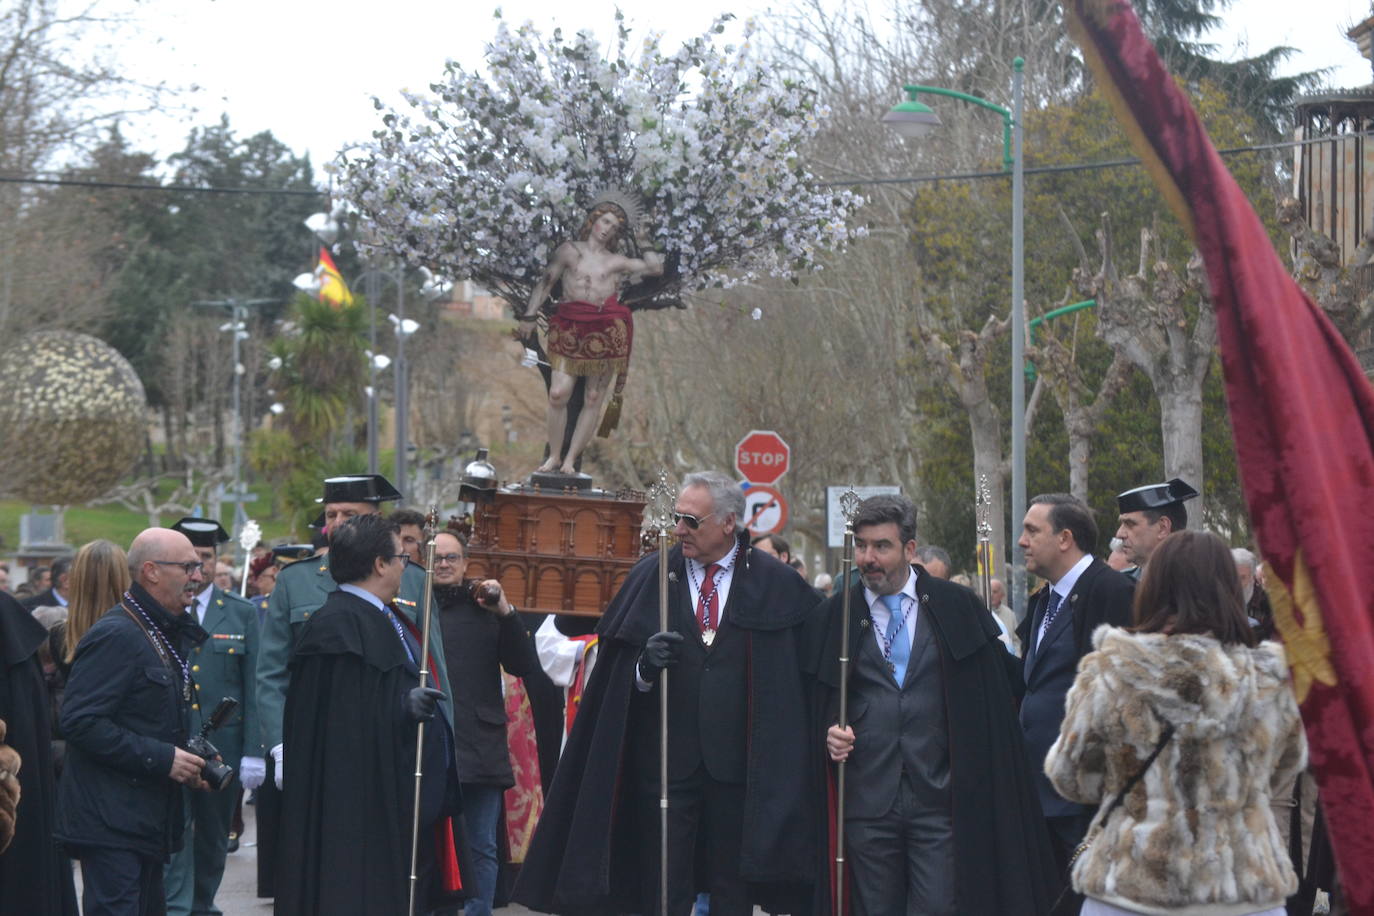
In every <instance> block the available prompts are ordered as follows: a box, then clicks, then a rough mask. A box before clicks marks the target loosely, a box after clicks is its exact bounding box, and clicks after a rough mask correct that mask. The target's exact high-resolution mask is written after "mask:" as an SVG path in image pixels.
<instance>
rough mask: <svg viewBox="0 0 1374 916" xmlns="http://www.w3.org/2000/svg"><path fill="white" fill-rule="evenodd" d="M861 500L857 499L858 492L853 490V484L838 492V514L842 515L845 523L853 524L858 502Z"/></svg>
mask: <svg viewBox="0 0 1374 916" xmlns="http://www.w3.org/2000/svg"><path fill="white" fill-rule="evenodd" d="M861 502H863V500H861V499H859V494H858V493H856V492H855V491H854V487H853V485H851V486H850V487H849V489H848V490H845V491H844V492H843V493H841V494H840V514H841V515H843V516H844V523H845V524H846V525H852V524H854V516H855V515H857V514H858V512H859V503H861Z"/></svg>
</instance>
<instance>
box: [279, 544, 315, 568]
mask: <svg viewBox="0 0 1374 916" xmlns="http://www.w3.org/2000/svg"><path fill="white" fill-rule="evenodd" d="M314 555H315V548H314V547H312V546H311V545H309V544H278V545H277V546H276V547H273V548H272V559H273V560H275V561H276V562H277V563H279V564H281V565H282V566H286V565H287V564H289V563H294V562H296V561H297V560H304V559H305V558H306V557H310V556H314Z"/></svg>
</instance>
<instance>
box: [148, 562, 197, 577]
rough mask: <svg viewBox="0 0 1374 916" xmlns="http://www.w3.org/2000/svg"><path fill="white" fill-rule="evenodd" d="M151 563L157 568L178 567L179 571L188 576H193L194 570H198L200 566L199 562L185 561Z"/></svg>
mask: <svg viewBox="0 0 1374 916" xmlns="http://www.w3.org/2000/svg"><path fill="white" fill-rule="evenodd" d="M153 562H154V563H156V564H157V565H158V566H180V567H181V571H182V572H184V573H186V575H188V576H193V575H195V573H196V570H198V569H200V566H201V564H200V561H199V560H187V561H186V562H185V563H183V562H181V561H180V560H154V561H153Z"/></svg>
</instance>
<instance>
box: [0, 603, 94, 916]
mask: <svg viewBox="0 0 1374 916" xmlns="http://www.w3.org/2000/svg"><path fill="white" fill-rule="evenodd" d="M47 638H48V631H47V630H45V629H43V625H42V624H41V623H39V622H38V621H37V620H35V619H34V618H33V615H32V614H30V613H29V612H28V611H26V610H24V608H23V607H21V606H20V604H19V602H18V601H15V600H14V599H13V598H11V597H10V596H9V595H6V594H3V593H0V719H4V720H5V725H6V727H7V728H8V730H9V733H8V735H7V736H6V737H5V743H6V744H8V745H9V746H10V747H12V748H14V750H15V751H17V752H18V753H19V760H20V767H19V790H20V793H21V794H20V798H19V808H18V810H17V813H16V815H15V825H14V827H15V829H14V840H13V841H12V842H11V843H10V846H9V849H7V850H6V851H5V853H4V855H0V916H58V914H72V916H75V914H76V891H75V888H74V886H73V884H72V870H71V863H70V862H69V861H68V860H67V857H66V856H65V855H63V854H62V853H61V852H60V851H59V849H58V846H57V843H56V841H55V840H54V839H53V833H54V831H55V830H56V821H57V815H56V808H55V806H56V804H57V789H56V787H55V785H54V782H53V758H52V739H51V732H50V730H49V727H48V723H49V719H50V717H51V715H52V713H51V710H50V708H49V705H48V688H47V684H46V682H45V681H44V679H43V668H42V665H41V664H40V662H39V661H38V654H37V653H38V647H39V646H41V645H42V644H43V643H44V641H46V640H47Z"/></svg>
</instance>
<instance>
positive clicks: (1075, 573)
mask: <svg viewBox="0 0 1374 916" xmlns="http://www.w3.org/2000/svg"><path fill="white" fill-rule="evenodd" d="M1092 562H1093V555H1092V554H1090V553H1085V554H1083V556H1081V557H1079V558H1078V562H1077V563H1075V564H1073V565H1072V566H1070V567H1069V571H1068V572H1066V573H1064V575H1062V576H1060V577H1059V581H1058V582H1056V583H1054V584H1053V585H1051V586H1050V591H1052V592H1054V593H1055V594H1056V595H1058V596H1059V613H1060V614H1062V613H1064V604H1065V602H1067V601H1068V600H1069V594H1070V593H1071V592H1072V591H1073V587H1074V586H1075V585H1077V584H1078V577H1079V576H1081V575H1083V570H1085V569H1087V568H1088V567H1089V566H1091V565H1092ZM1046 607H1048V605H1046ZM1046 629H1047V627H1046V626H1045V619H1043V618H1042V619H1041V621H1040V629H1039V630H1037V631H1036V633H1035V648H1036V649H1039V648H1040V640H1042V639H1044V638H1045V630H1046Z"/></svg>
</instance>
